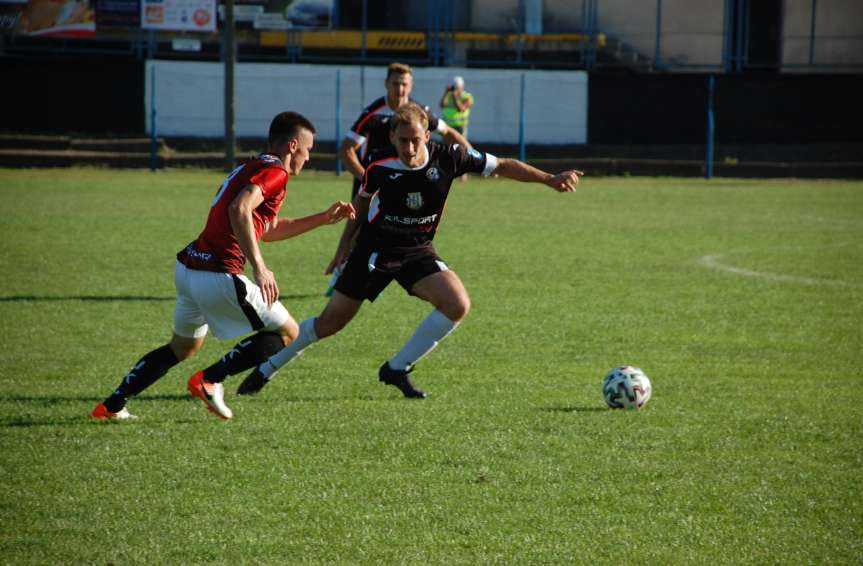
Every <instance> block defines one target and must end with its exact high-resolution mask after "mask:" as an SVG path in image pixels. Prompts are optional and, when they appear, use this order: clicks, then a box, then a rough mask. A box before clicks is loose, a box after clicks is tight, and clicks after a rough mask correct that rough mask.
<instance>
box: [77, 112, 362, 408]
mask: <svg viewBox="0 0 863 566" xmlns="http://www.w3.org/2000/svg"><path fill="white" fill-rule="evenodd" d="M314 134H315V128H314V126H313V125H312V123H311V122H309V120H308V119H306V118H305V117H304V116H302V115H301V114H297V113H295V112H282V113H281V114H278V115H277V116H276V117H275V118H273V120H272V122H271V124H270V131H269V139H268V145H269V152H268V153H264V154H261V155H260V156H258V157H257V158H253V159H250V160H249V161H247V162H246V163H244V164H243V165H241V166H239V167H237V168H236V169H235V170H234V171H233V172H232V173H231V174H230V175H228V178H227V179H225V182H224V183H222V186H221V187H220V188H219V190H218V192H217V193H216V195H215V197H214V199H213V203H212V206H211V207H210V212H209V215H208V217H207V222H206V225H205V226H204V230H203V232H201V234H200V235H199V236H198V238H197V239H196V240H195V241H194V242H192V243H190V244H189V245H188V246H186V247H185V248H183V249H182V250H180V252H179V253H178V254H177V264H176V268H175V274H174V282H175V285H176V288H177V302H176V305H175V307H174V333H173V336H172V338H171V341H170V342H169V343H167V344H165V345H163V346H161V347H160V348H157V349H155V350H153V351H152V352H149V353H148V354H146V355H145V356H144V357H143V358H141V359H140V360H139V361H138V363H136V364H135V366H134V367H133V368H132V369H131V370H130V371H129V373H128V374H126V376H125V377H124V378H123V380H122V381H121V382H120V385H119V386H118V387H117V388H116V389H115V390H114V392H113V393H111V395H109V396H108V397H107V398H106V399H105V401H103V402H102V403H99V404H98V405H97V406H96V408H95V409H93V411H92V413H91V415H92V416H93V417H95V418H98V419H127V418H132V415H131V414H130V413H129V411H128V409H126V403H127V401H128V400H129V398H131V397H132V396H134V395H137V394H138V393H140V392H141V391H143V390H144V389H146V388H147V387H149V386H150V385H152V384H153V383H154V382H155V381H156V380H157V379H159V378H160V377H162V376H163V375H165V373H167V372H168V370H169V369H170V368H172V367H173V366H175V365H177V364H178V363H180V362H181V361H183V360H185V359H187V358H189V357H191V356H193V355H194V354H195V353H196V352H197V351H198V350H199V349H200V348H201V346H202V345H203V344H204V338H205V337H206V335H207V331H208V329H209V328H210V327H212V330H213V333H214V334H215V335H216V336H218V337H219V338H222V339H230V338H236V337H237V336H242V335H244V334H249V333H250V332H255V334H253V335H251V336H249V337H248V338H246V339H244V340H242V341H240V342H239V343H238V344H237V345H236V346H234V347H233V348H232V349H231V351H230V352H228V353H227V354H226V355H225V356H224V357H222V358H221V359H220V360H219V361H218V362H216V363H215V364H213V365H211V366H210V367H208V368H207V369H205V370H203V371H199V372H197V373H195V374H194V375H192V377H191V378H190V379H189V382H188V389H189V391H190V392H191V393H192V394H193V395H195V396H196V397H199V398H200V399H201V400H202V401H203V402H204V404H205V405H206V406H207V408H208V409H209V410H210V411H211V412H213V413H214V414H216V415H217V416H219V417H221V418H223V419H230V418H231V417H232V416H233V413H232V412H231V409H230V408H228V407H227V406H226V405H225V402H224V388H223V386H222V381H224V379H225V378H226V377H227V376H228V375H234V374H236V373H239V372H241V371H245V370H247V369H249V368H251V367H253V366H255V365H257V364H259V363H261V362H262V361H264V360H266V359H267V357H268V356H270V355H272V354H274V353H276V352H278V351H279V350H280V349H282V348H283V347H284V346H285V345H286V344H289V343H290V342H291V341H293V340H294V339H295V338H296V337H297V334H298V333H299V328H298V326H297V323H296V321H295V320H294V319H293V318H292V317H291V315H290V314H289V313H288V311H287V309H286V308H285V307H284V305H282V303H281V302H280V301H279V300H278V298H279V287H278V285H277V284H276V279H275V276H274V275H273V272H272V271H270V269H269V268H268V267H267V265H266V263H265V262H264V257H263V255H262V254H261V249H260V247H259V245H258V242H259V241H260V240H262V239H263V240H264V241H277V240H284V239H286V238H291V237H293V236H297V235H299V234H302V233H304V232H307V231H309V230H312V229H314V228H317V227H319V226H323V225H325V224H332V223H334V222H337V221H339V220H341V219H344V218H354V208H353V206H352V205H351V204H348V203H345V202H341V201H339V202H336V203H333V204H332V205H331V206H330V207H329V208H328V209H327V210H325V211H323V212H320V213H318V214H313V215H310V216H306V217H303V218H278V213H279V209H280V208H281V206H282V202H283V200H284V198H285V194H286V190H287V182H288V179H289V178H290V177H291V176H292V175H298V174H299V173H300V171H302V169H303V166H304V165H305V164H306V162H307V161H308V160H309V152H310V151H311V149H312V144H313V143H314ZM246 262H248V263H249V264H250V267H251V269H252V275H253V278H254V281H251V280H250V279H249V278H248V277H246V276H245V275H243V270H244V267H245V265H246Z"/></svg>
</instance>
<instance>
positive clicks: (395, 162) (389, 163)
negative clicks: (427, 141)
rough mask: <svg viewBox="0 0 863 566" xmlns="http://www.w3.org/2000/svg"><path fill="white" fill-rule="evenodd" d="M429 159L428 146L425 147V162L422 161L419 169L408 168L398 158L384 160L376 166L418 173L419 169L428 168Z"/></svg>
mask: <svg viewBox="0 0 863 566" xmlns="http://www.w3.org/2000/svg"><path fill="white" fill-rule="evenodd" d="M429 159H431V152H430V151H429V150H428V146H426V160H425V161H423V164H422V165H420V166H419V167H409V166H407V165H405V164H404V162H403V161H402V160H401V159H399V158H398V157H391V158H389V159H384V160H383V161H381V162H380V163H379V164H378V165H380V166H381V167H386V168H387V169H395V170H397V171H419V170H420V169H425V168H426V167H427V166H428V164H429Z"/></svg>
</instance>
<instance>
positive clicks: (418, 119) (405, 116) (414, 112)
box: [390, 102, 429, 130]
mask: <svg viewBox="0 0 863 566" xmlns="http://www.w3.org/2000/svg"><path fill="white" fill-rule="evenodd" d="M414 123H419V124H420V125H421V126H422V127H423V130H428V129H429V116H428V114H427V113H426V111H425V108H423V107H422V106H420V105H419V104H417V103H416V102H408V103H405V104H402V105H401V106H399V107H398V109H396V111H395V112H394V113H393V117H392V118H390V128H391V129H392V130H395V129H396V128H398V127H399V126H401V125H403V124H404V125H409V124H414Z"/></svg>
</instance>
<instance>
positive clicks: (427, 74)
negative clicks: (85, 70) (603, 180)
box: [145, 61, 588, 144]
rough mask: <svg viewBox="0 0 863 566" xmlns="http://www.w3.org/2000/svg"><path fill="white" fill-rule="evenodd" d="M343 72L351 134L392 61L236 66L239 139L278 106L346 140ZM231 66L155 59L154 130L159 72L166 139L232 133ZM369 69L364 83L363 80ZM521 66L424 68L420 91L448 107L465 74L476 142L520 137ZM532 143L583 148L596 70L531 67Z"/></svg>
mask: <svg viewBox="0 0 863 566" xmlns="http://www.w3.org/2000/svg"><path fill="white" fill-rule="evenodd" d="M337 70H340V74H341V89H340V90H341V97H340V103H341V122H340V124H339V133H340V134H341V136H344V134H345V132H346V131H347V130H348V128H350V126H351V124H352V123H353V121H354V120H355V119H356V117H357V116H358V115H359V113H360V111H361V110H362V108H363V107H364V106H365V105H366V104H368V103H369V102H371V101H372V100H374V99H375V98H377V97H379V96H382V95H383V94H384V93H385V91H384V78H385V76H386V68H385V67H368V68H366V69H365V72H364V73H363V71H362V70H361V68H360V67H341V68H339V67H335V66H324V65H278V64H254V63H243V64H239V65H237V69H236V106H235V113H236V131H237V135H238V136H243V137H244V136H249V137H260V136H263V135H265V133H266V131H267V128H268V127H269V123H270V120H271V119H272V117H273V116H274V115H275V114H277V113H278V112H281V111H284V110H295V111H298V112H301V113H303V114H304V115H306V116H307V117H308V118H309V119H310V120H312V122H314V124H315V126H316V127H317V129H318V139H320V140H326V141H330V140H334V139H336V130H337V128H336V72H337ZM223 72H224V67H223V65H222V64H220V63H199V62H178V61H148V62H147V65H146V74H147V75H146V82H145V85H146V86H145V88H146V91H145V105H146V116H147V126H146V127H147V131H148V132H150V131H151V129H150V128H151V123H150V122H151V120H150V109H151V77H152V75H153V73H155V77H156V110H157V115H156V132H157V134H158V135H163V136H198V137H221V136H223V135H224V98H223V90H224V86H223V85H224V78H223V77H224V75H223ZM363 74H364V79H363ZM521 74H522V72H521V71H501V70H483V69H457V68H455V69H453V68H451V69H438V68H427V69H415V70H414V92H413V97H414V98H415V99H417V100H418V101H419V102H421V103H423V104H426V105H429V106H431V107H432V109H434V110H435V111H437V110H438V101H439V100H440V97H441V95H442V94H443V91H444V87H445V86H446V84H448V82H449V81H450V80H451V78H452V76H453V75H461V76H463V77H464V79H465V83H466V88H467V90H468V91H469V92H471V93H472V94H473V95H474V97H475V99H476V102H475V108H474V110H473V112H472V113H471V118H470V131H469V135H470V139H471V141H476V142H478V143H482V142H487V143H517V142H518V139H519V100H520V77H521ZM526 76H527V81H526V89H525V125H526V130H525V141H526V142H527V143H539V144H575V143H586V141H587V110H588V109H587V73H585V72H582V71H558V72H554V71H526Z"/></svg>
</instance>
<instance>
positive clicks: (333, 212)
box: [324, 201, 357, 224]
mask: <svg viewBox="0 0 863 566" xmlns="http://www.w3.org/2000/svg"><path fill="white" fill-rule="evenodd" d="M324 216H325V217H326V219H327V224H334V223H336V222H338V221H339V220H342V219H343V218H347V219H349V220H354V219H355V218H356V217H357V211H356V210H354V205H352V204H351V203H349V202H344V201H337V202H334V203H333V204H331V205H330V207H329V208H328V209H327V210H326V212H324Z"/></svg>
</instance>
